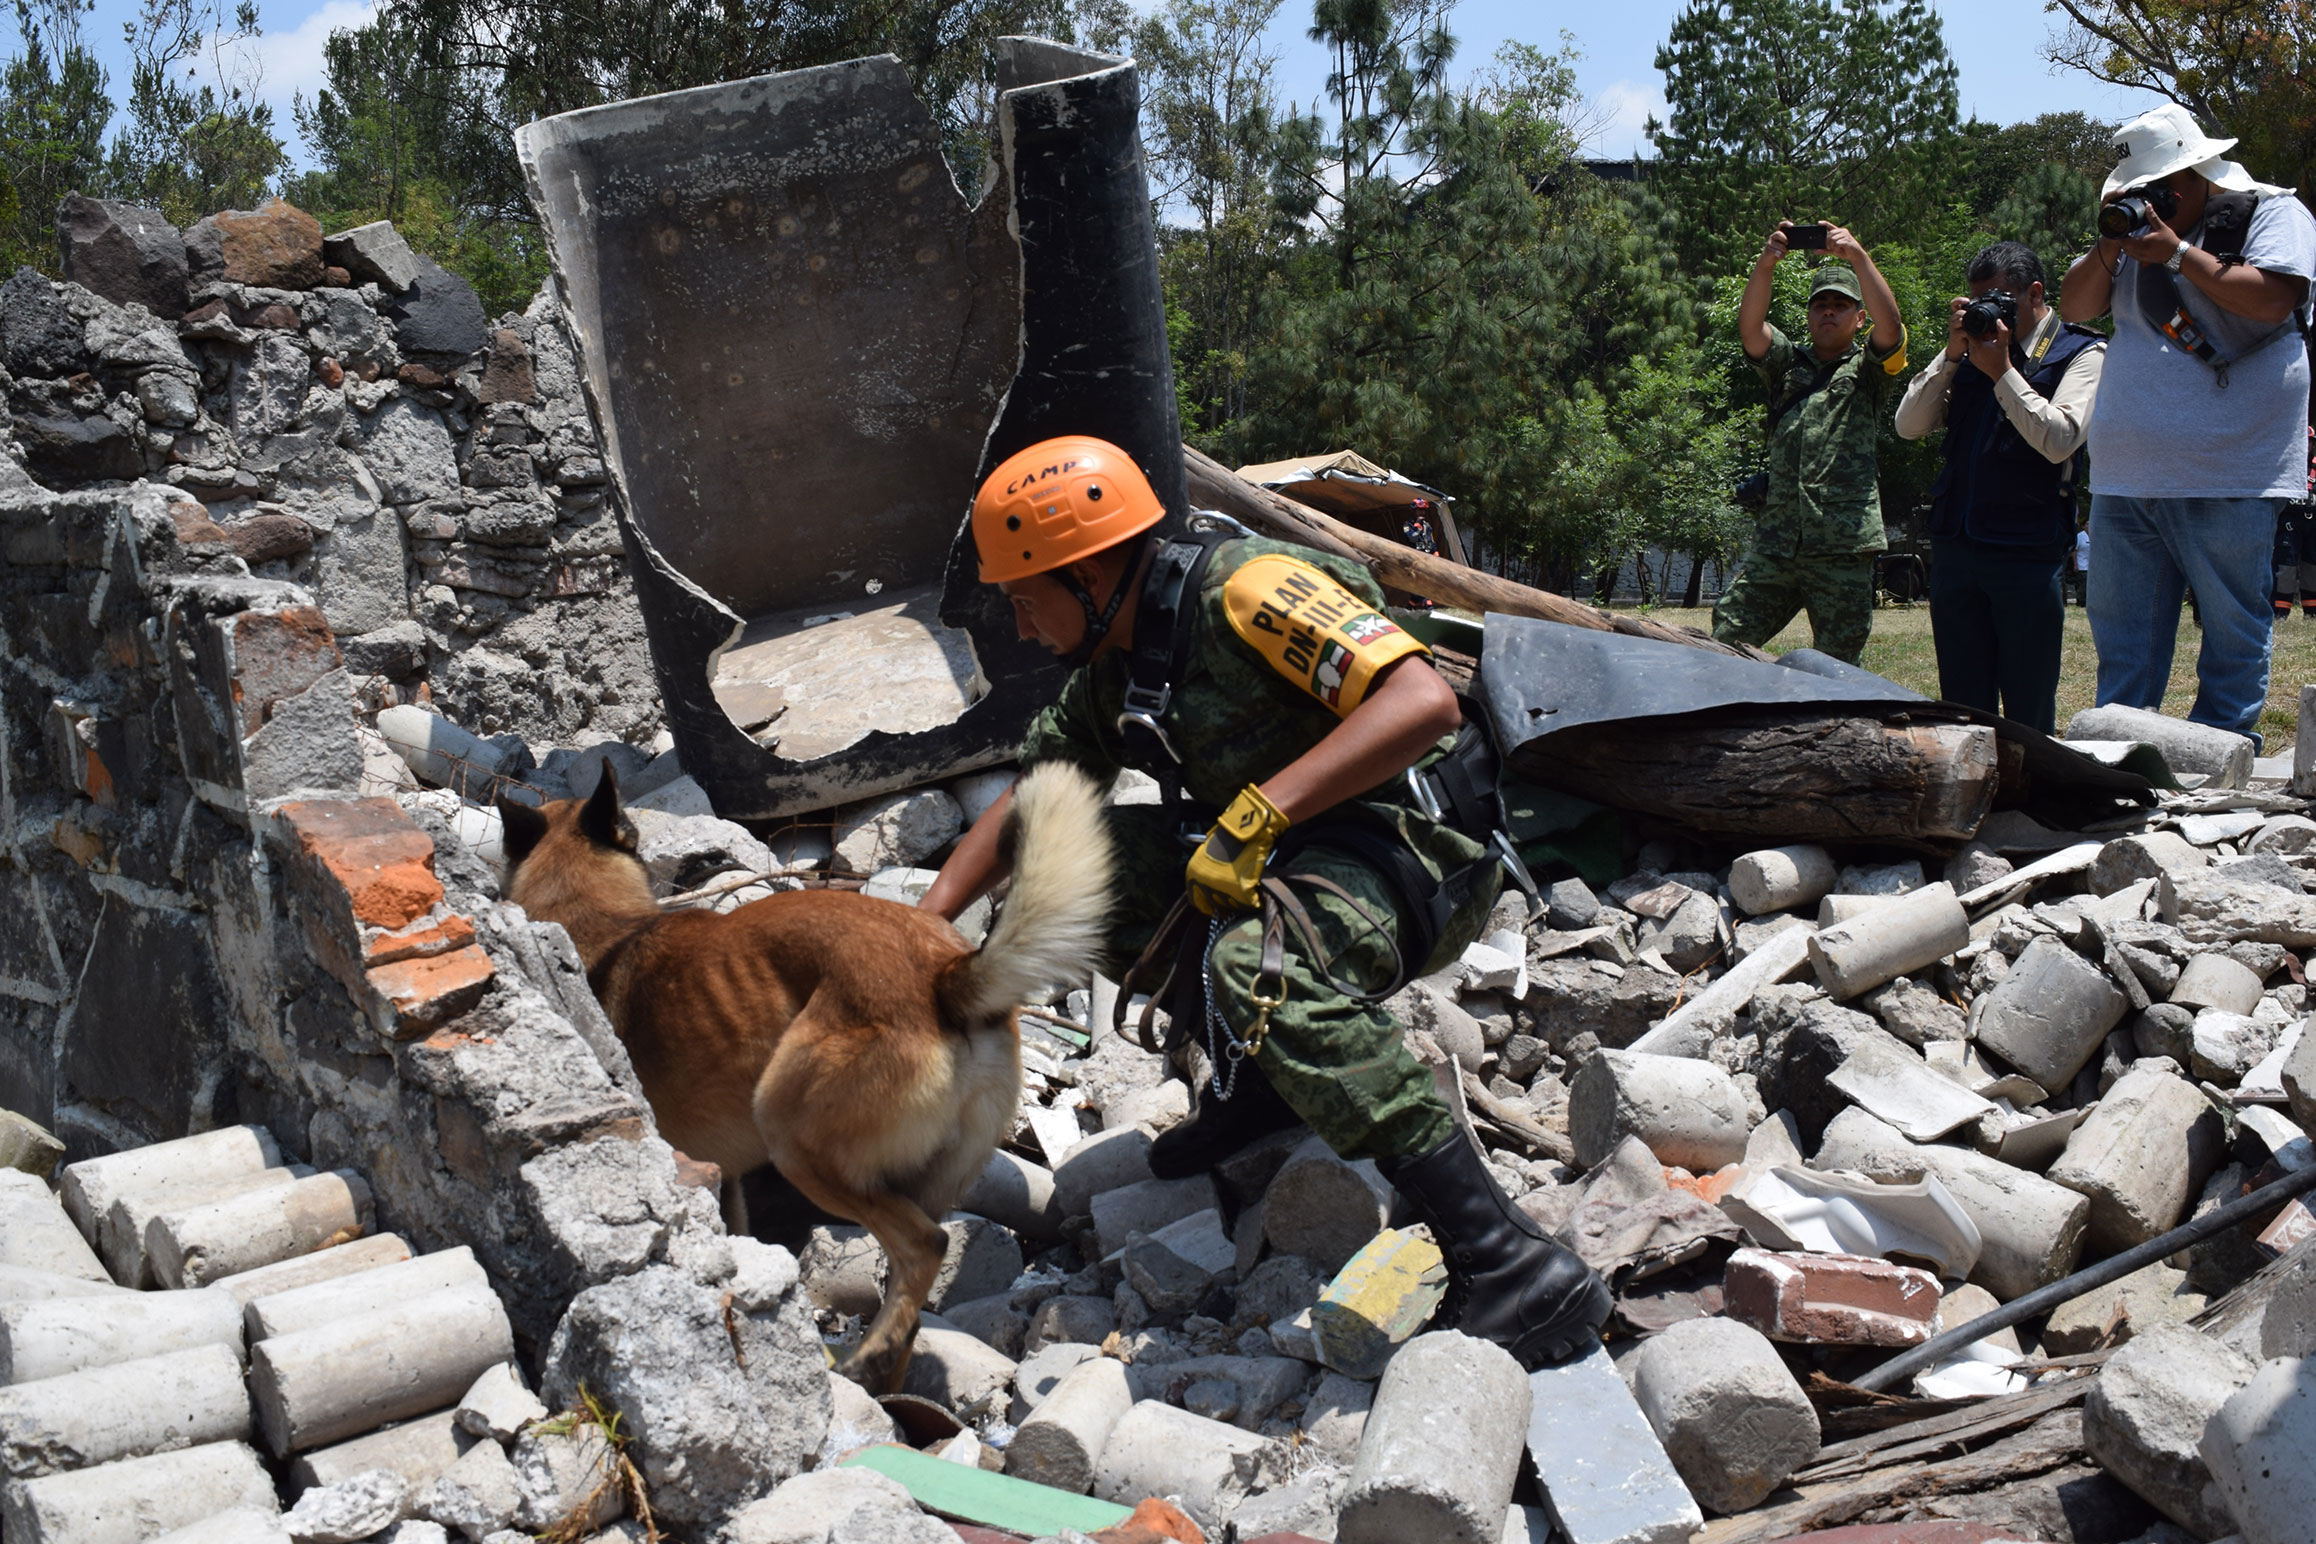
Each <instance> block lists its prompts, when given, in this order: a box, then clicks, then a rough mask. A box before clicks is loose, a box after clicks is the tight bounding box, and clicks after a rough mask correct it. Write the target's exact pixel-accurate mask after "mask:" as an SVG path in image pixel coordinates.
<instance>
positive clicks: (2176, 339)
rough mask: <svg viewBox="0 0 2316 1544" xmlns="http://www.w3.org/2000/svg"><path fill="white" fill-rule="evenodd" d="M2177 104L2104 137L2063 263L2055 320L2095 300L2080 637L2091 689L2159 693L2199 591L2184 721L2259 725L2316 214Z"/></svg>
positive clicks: (2134, 698)
mask: <svg viewBox="0 0 2316 1544" xmlns="http://www.w3.org/2000/svg"><path fill="white" fill-rule="evenodd" d="M2234 144H2235V141H2234V140H2232V139H2210V138H2207V137H2206V136H2205V135H2204V133H2203V131H2202V130H2201V129H2199V128H2197V127H2196V124H2195V120H2194V119H2193V118H2191V117H2190V116H2189V115H2188V113H2187V111H2186V109H2184V108H2181V107H2178V106H2174V105H2170V104H2166V105H2165V106H2162V107H2158V108H2156V109H2154V110H2153V111H2151V112H2147V113H2143V114H2141V115H2140V116H2139V117H2137V118H2134V119H2132V120H2131V121H2130V122H2129V123H2127V124H2125V125H2123V127H2122V128H2120V129H2118V130H2117V131H2116V133H2115V152H2116V164H2115V170H2114V171H2113V173H2111V174H2110V175H2109V176H2108V178H2107V185H2106V188H2105V191H2104V192H2103V193H2102V195H2101V197H2102V206H2101V208H2100V210H2099V239H2098V242H2097V243H2096V244H2095V245H2094V246H2093V247H2092V248H2091V250H2090V251H2088V252H2086V253H2084V254H2083V255H2082V256H2081V257H2079V258H2077V259H2076V260H2075V264H2074V266H2073V267H2072V268H2070V269H2068V270H2067V279H2066V287H2065V288H2064V289H2063V290H2062V291H2061V294H2060V299H2059V311H2060V314H2061V315H2063V316H2064V317H2065V318H2066V319H2067V320H2068V321H2070V322H2089V321H2091V320H2093V319H2095V318H2097V317H2099V316H2101V315H2104V314H2108V313H2110V312H2111V313H2112V314H2113V316H2114V319H2115V340H2114V343H2113V345H2112V346H2111V348H2110V349H2109V351H2108V352H2109V356H2110V357H2109V360H2108V367H2107V371H2106V375H2105V379H2104V380H2103V381H2102V383H2101V386H2100V391H2099V399H2098V403H2097V405H2096V406H2095V407H2094V408H2093V409H2092V413H2091V435H2090V451H2091V574H2092V578H2091V604H2090V608H2089V609H2090V616H2091V637H2092V640H2093V642H2095V643H2096V644H2097V645H2098V649H2099V701H2100V702H2101V703H2102V704H2105V703H2110V702H2120V703H2123V704H2125V705H2127V706H2129V707H2135V708H2151V709H2152V708H2160V707H2161V706H2162V705H2163V692H2164V687H2165V685H2166V684H2167V683H2168V681H2169V679H2170V676H2171V657H2172V650H2173V647H2174V644H2175V643H2176V641H2177V638H2178V632H2179V603H2180V599H2181V596H2182V594H2183V592H2184V591H2185V590H2186V589H2188V588H2192V589H2193V590H2194V592H2195V595H2196V598H2197V600H2198V601H2199V602H2200V603H2201V611H2202V617H2203V649H2202V652H2201V653H2200V654H2199V655H2198V657H2197V660H2196V680H2197V683H2198V689H2197V692H2196V697H2195V704H2194V706H2193V708H2191V709H2190V710H2189V713H2188V717H2189V718H2191V719H2193V720H2195V721H2196V722H2198V723H2203V724H2212V725H2215V726H2217V727H2219V728H2221V729H2231V730H2234V731H2236V732H2237V733H2239V734H2245V735H2249V736H2251V738H2252V740H2253V741H2254V743H2255V744H2256V743H2258V741H2259V721H2260V710H2261V708H2262V707H2263V706H2264V705H2265V704H2266V701H2267V695H2268V660H2269V650H2270V648H2271V646H2272V642H2273V639H2272V626H2271V623H2270V620H2269V617H2270V612H2269V606H2268V599H2269V587H2270V582H2271V580H2272V578H2273V573H2272V571H2271V569H2270V567H2269V559H2270V555H2271V553H2272V551H2273V545H2274V541H2275V535H2276V518H2277V514H2278V512H2279V510H2281V508H2282V507H2283V505H2284V504H2285V503H2286V502H2287V501H2289V500H2292V499H2295V498H2299V497H2302V496H2303V495H2304V493H2305V491H2306V486H2307V484H2306V465H2305V459H2304V458H2305V456H2306V438H2307V427H2308V385H2309V377H2308V344H2307V338H2306V335H2305V332H2304V322H2305V307H2306V305H2307V301H2308V280H2309V277H2310V276H2311V274H2316V218H2311V217H2310V215H2309V213H2308V210H2307V207H2306V206H2305V205H2303V204H2302V203H2301V202H2300V201H2299V200H2298V199H2296V198H2294V197H2293V196H2292V192H2291V190H2290V189H2289V188H2278V187H2271V186H2269V185H2267V184H2265V183H2260V182H2255V181H2253V180H2252V178H2251V176H2250V174H2248V173H2247V172H2246V171H2245V170H2244V169H2243V168H2242V167H2241V166H2239V165H2237V164H2236V163H2235V162H2233V161H2229V160H2226V159H2225V158H2224V156H2225V152H2226V151H2227V150H2228V149H2229V147H2231V146H2232V145H2234Z"/></svg>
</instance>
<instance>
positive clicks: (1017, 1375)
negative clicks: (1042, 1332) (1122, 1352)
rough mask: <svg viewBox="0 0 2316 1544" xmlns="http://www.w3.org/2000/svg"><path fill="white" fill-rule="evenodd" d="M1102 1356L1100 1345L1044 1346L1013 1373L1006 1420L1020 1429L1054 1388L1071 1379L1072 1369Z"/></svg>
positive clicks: (1067, 1342)
mask: <svg viewBox="0 0 2316 1544" xmlns="http://www.w3.org/2000/svg"><path fill="white" fill-rule="evenodd" d="M1101 1354H1102V1349H1101V1347H1099V1346H1093V1345H1086V1344H1084V1343H1082V1342H1077V1341H1062V1342H1060V1343H1058V1344H1055V1345H1049V1346H1043V1347H1040V1348H1039V1349H1037V1350H1035V1351H1032V1352H1031V1353H1030V1354H1029V1355H1027V1356H1025V1357H1023V1358H1022V1359H1021V1363H1020V1365H1019V1366H1017V1367H1015V1368H1014V1370H1013V1405H1012V1409H1011V1412H1010V1413H1009V1414H1008V1415H1007V1417H1006V1419H1008V1420H1010V1421H1012V1422H1013V1424H1014V1425H1016V1426H1019V1425H1020V1424H1021V1423H1022V1422H1023V1421H1025V1420H1027V1419H1028V1418H1029V1413H1030V1412H1031V1411H1032V1410H1035V1409H1036V1408H1037V1407H1038V1406H1039V1405H1041V1404H1043V1403H1044V1402H1045V1397H1046V1396H1047V1395H1048V1394H1051V1393H1052V1392H1053V1391H1054V1385H1056V1384H1058V1383H1060V1382H1061V1380H1062V1379H1064V1378H1066V1377H1068V1376H1069V1374H1070V1371H1071V1369H1073V1368H1075V1367H1077V1366H1079V1365H1080V1364H1082V1363H1085V1362H1090V1361H1092V1360H1093V1359H1094V1358H1095V1357H1097V1356H1100V1355H1101Z"/></svg>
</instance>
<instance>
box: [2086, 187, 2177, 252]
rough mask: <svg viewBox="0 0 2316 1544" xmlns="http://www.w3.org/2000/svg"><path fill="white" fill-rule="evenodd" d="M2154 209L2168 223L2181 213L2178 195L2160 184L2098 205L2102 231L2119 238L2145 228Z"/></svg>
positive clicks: (2136, 190) (2107, 236)
mask: <svg viewBox="0 0 2316 1544" xmlns="http://www.w3.org/2000/svg"><path fill="white" fill-rule="evenodd" d="M2151 212H2152V213H2153V214H2154V215H2155V216H2156V217H2157V218H2159V219H2161V220H2162V221H2163V223H2164V224H2166V225H2169V224H2170V223H2171V219H2172V216H2174V215H2176V214H2178V213H2179V195H2178V194H2177V193H2174V192H2172V191H2171V189H2169V188H2167V187H2164V186H2163V185H2161V184H2160V183H2153V182H2150V183H2144V184H2142V185H2140V186H2139V187H2136V188H2133V189H2131V190H2130V191H2129V192H2127V193H2125V194H2124V195H2123V196H2122V197H2121V198H2118V199H2116V200H2115V201H2114V202H2113V203H2111V204H2101V205H2100V206H2099V234H2100V235H2102V236H2105V237H2106V238H2107V239H2108V240H2110V241H2120V240H2122V239H2123V238H2124V237H2125V236H2128V235H2130V234H2132V233H2133V232H2134V231H2141V230H2145V229H2146V228H2147V216H2148V215H2149V213H2151Z"/></svg>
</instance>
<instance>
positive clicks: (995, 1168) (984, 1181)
mask: <svg viewBox="0 0 2316 1544" xmlns="http://www.w3.org/2000/svg"><path fill="white" fill-rule="evenodd" d="M957 1204H958V1206H959V1207H960V1208H961V1209H962V1210H965V1211H968V1212H972V1213H974V1214H976V1215H978V1216H982V1217H987V1218H988V1219H989V1220H990V1221H992V1222H1001V1223H1003V1224H1004V1225H1005V1226H1007V1227H1009V1228H1011V1229H1012V1230H1013V1231H1014V1232H1016V1233H1018V1234H1021V1235H1022V1236H1023V1237H1025V1238H1034V1239H1036V1240H1037V1241H1038V1242H1040V1243H1047V1244H1050V1243H1053V1242H1056V1241H1057V1240H1059V1239H1060V1238H1061V1225H1062V1212H1061V1207H1060V1205H1059V1204H1058V1201H1057V1198H1056V1193H1055V1189H1054V1179H1053V1171H1052V1170H1051V1169H1049V1168H1047V1167H1046V1166H1045V1165H1043V1164H1040V1163H1032V1162H1030V1161H1029V1160H1028V1159H1027V1158H1024V1157H1022V1156H1021V1155H1020V1154H1018V1153H1009V1152H1007V1151H1006V1150H1005V1149H1004V1148H1002V1147H1001V1148H999V1149H998V1150H997V1151H996V1152H994V1153H991V1154H990V1155H989V1162H988V1164H987V1165H986V1166H985V1167H984V1168H983V1169H982V1171H981V1177H980V1178H979V1179H977V1180H975V1181H974V1182H973V1188H972V1189H970V1190H968V1191H966V1192H965V1199H964V1200H962V1201H960V1202H958V1203H957Z"/></svg>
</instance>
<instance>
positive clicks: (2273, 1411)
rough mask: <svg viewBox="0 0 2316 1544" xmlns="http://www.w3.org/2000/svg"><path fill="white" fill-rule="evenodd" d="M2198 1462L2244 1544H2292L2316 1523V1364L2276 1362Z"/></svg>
mask: <svg viewBox="0 0 2316 1544" xmlns="http://www.w3.org/2000/svg"><path fill="white" fill-rule="evenodd" d="M2196 1452H2197V1456H2198V1457H2200V1458H2201V1459H2202V1460H2203V1464H2204V1467H2205V1468H2206V1469H2207V1470H2209V1471H2210V1474H2211V1477H2212V1487H2213V1489H2215V1490H2217V1491H2218V1493H2219V1497H2220V1500H2221V1502H2222V1504H2223V1505H2224V1506H2225V1508H2226V1510H2227V1514H2228V1516H2229V1517H2231V1518H2232V1519H2234V1521H2235V1525H2236V1528H2237V1529H2238V1531H2239V1532H2241V1533H2242V1535H2243V1538H2244V1544H2291V1541H2293V1540H2296V1539H2302V1538H2305V1537H2307V1533H2308V1526H2309V1520H2310V1519H2311V1518H2312V1517H2316V1465H2311V1464H2310V1463H2309V1461H2308V1459H2309V1455H2310V1454H2311V1453H2316V1359H2311V1358H2308V1357H2294V1358H2290V1359H2280V1360H2277V1361H2272V1362H2270V1363H2268V1364H2267V1365H2266V1366H2264V1367H2262V1368H2261V1369H2260V1370H2259V1371H2258V1372H2256V1373H2254V1374H2253V1375H2252V1378H2251V1381H2249V1382H2248V1383H2246V1384H2245V1385H2244V1386H2243V1388H2241V1389H2239V1390H2238V1391H2237V1392H2236V1393H2235V1394H2234V1395H2232V1396H2231V1397H2230V1398H2229V1399H2228V1401H2227V1403H2226V1404H2224V1405H2222V1406H2220V1408H2219V1410H2218V1411H2217V1412H2215V1413H2214V1414H2213V1415H2212V1417H2211V1419H2210V1420H2209V1421H2208V1422H2206V1423H2205V1426H2204V1430H2203V1435H2202V1437H2201V1439H2200V1440H2199V1441H2198V1442H2197V1444H2196Z"/></svg>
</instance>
